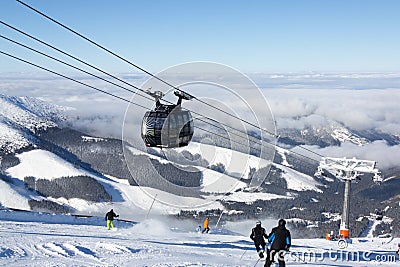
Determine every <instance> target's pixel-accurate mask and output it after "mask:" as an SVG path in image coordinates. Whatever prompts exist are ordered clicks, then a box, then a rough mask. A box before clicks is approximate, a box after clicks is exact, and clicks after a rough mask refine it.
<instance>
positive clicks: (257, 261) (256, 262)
mask: <svg viewBox="0 0 400 267" xmlns="http://www.w3.org/2000/svg"><path fill="white" fill-rule="evenodd" d="M259 261H260V258H258V260H257V261H256V264H254V267H256V265H257V263H258V262H259Z"/></svg>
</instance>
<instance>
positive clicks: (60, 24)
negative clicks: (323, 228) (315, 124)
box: [1, 0, 323, 161]
mask: <svg viewBox="0 0 400 267" xmlns="http://www.w3.org/2000/svg"><path fill="white" fill-rule="evenodd" d="M16 1H17V2H19V3H21V4H22V5H24V6H26V7H28V8H29V9H31V10H33V11H35V12H36V13H38V14H40V15H41V16H43V17H45V18H47V19H49V20H51V21H52V22H54V23H56V24H57V25H59V26H61V27H63V28H65V29H67V30H68V31H70V32H72V33H74V34H76V35H78V36H79V37H81V38H83V39H84V40H86V41H88V42H90V43H91V44H93V45H95V46H97V47H99V48H101V49H102V50H104V51H106V52H108V53H110V54H111V55H113V56H115V57H117V58H119V59H120V60H122V61H124V62H126V63H128V64H130V65H132V66H134V67H135V68H137V69H139V70H141V71H143V72H144V73H146V74H148V75H150V76H151V77H153V78H155V79H157V80H159V81H161V82H163V83H165V84H167V85H168V86H171V87H172V88H174V89H176V90H178V91H180V92H183V93H186V94H188V95H190V96H192V95H191V94H189V93H187V92H185V91H183V90H182V89H179V88H177V87H175V86H174V85H172V84H170V83H168V82H166V81H165V80H163V79H161V78H159V77H157V76H156V75H154V74H152V73H151V72H149V71H147V70H145V69H144V68H142V67H140V66H138V65H136V64H134V63H132V62H130V61H128V60H126V59H125V58H123V57H121V56H119V55H118V54H116V53H114V52H112V51H111V50H109V49H107V48H105V47H104V46H102V45H100V44H98V43H96V42H94V41H92V40H91V39H89V38H87V37H85V36H84V35H82V34H80V33H79V32H77V31H75V30H73V29H71V28H69V27H68V26H66V25H64V24H62V23H61V22H58V21H57V20H55V19H53V18H51V17H49V16H48V15H46V14H44V13H43V12H41V11H39V10H37V9H35V8H33V7H31V6H30V5H28V4H26V3H24V2H22V1H20V0H16ZM1 23H2V24H3V25H6V26H8V27H10V28H13V29H15V30H17V31H19V30H18V29H16V28H14V27H12V26H10V25H8V24H6V23H4V22H1ZM19 32H21V31H19ZM21 33H23V32H21ZM23 34H25V33H23ZM25 35H27V34H25ZM27 36H29V35H27ZM29 37H31V36H29ZM31 38H32V37H31ZM33 39H35V40H37V41H39V42H41V43H43V42H42V41H40V40H38V39H37V38H34V37H33ZM46 45H47V44H46ZM50 47H52V46H50ZM52 48H53V49H56V48H54V47H52ZM56 50H57V51H59V52H61V51H60V50H58V49H56ZM61 53H64V54H66V53H65V52H61ZM68 55H69V54H68ZM69 56H70V55H69ZM72 57H73V56H72ZM73 58H74V59H76V60H78V61H80V62H82V61H81V60H79V59H77V58H75V57H73ZM82 63H83V62H82ZM84 64H86V63H84ZM86 65H88V64H86ZM89 66H91V65H90V64H89ZM91 67H93V68H95V69H96V70H99V71H101V70H100V69H98V68H96V67H94V66H91ZM101 72H103V71H101ZM103 73H104V72H103ZM106 74H107V75H110V74H108V73H106ZM110 76H111V77H113V78H115V79H118V80H119V81H122V82H124V83H126V82H125V81H123V80H121V79H119V78H117V77H115V76H113V75H110ZM104 80H105V79H104ZM128 84H129V83H128ZM129 85H130V86H132V85H131V84H129ZM133 87H134V88H136V89H137V90H140V91H143V92H145V91H144V90H143V89H141V88H138V87H136V86H133ZM121 88H122V87H121ZM139 95H140V94H139ZM192 97H193V98H194V99H196V100H198V101H200V102H201V103H203V104H206V105H208V106H210V107H212V108H214V109H217V110H219V111H221V112H223V113H225V114H227V115H229V116H231V117H234V118H236V119H238V120H240V121H242V122H244V123H246V124H249V125H251V126H253V127H255V128H257V129H259V130H261V131H263V132H266V133H268V134H270V135H272V136H274V137H275V138H278V137H279V136H278V135H276V134H275V133H271V132H269V131H268V130H266V129H264V128H261V127H259V126H257V125H255V124H253V123H250V122H248V121H245V120H244V119H242V118H240V117H238V116H235V115H232V114H230V113H228V112H226V111H225V110H222V109H220V108H218V107H215V106H213V105H211V104H209V103H206V102H204V101H202V100H201V99H198V98H196V97H195V96H192ZM164 101H165V100H164ZM166 102H168V101H166ZM189 111H190V110H189ZM192 112H193V113H194V114H197V115H200V116H203V115H201V114H199V113H196V112H194V111H192ZM203 117H205V118H206V119H208V120H211V121H213V122H216V123H218V124H221V125H224V126H225V127H228V128H230V129H233V130H235V131H238V132H241V133H243V134H245V135H247V134H248V133H246V132H243V131H240V130H238V129H235V128H233V127H231V126H229V125H227V124H224V123H221V122H219V121H216V120H214V119H212V118H209V117H206V116H203ZM197 119H198V120H200V121H203V122H205V121H204V120H202V119H199V118H197ZM205 123H207V124H209V125H212V126H214V127H217V128H218V127H219V126H218V125H214V124H211V123H208V122H205ZM219 128H221V127H219ZM221 129H223V130H226V129H224V128H221ZM231 134H234V133H231ZM235 135H237V134H235ZM243 138H245V137H243ZM261 141H264V140H261ZM267 143H268V142H267ZM274 146H277V145H276V144H274ZM298 147H299V148H302V149H304V150H306V151H308V152H311V153H313V154H315V155H318V156H320V157H323V156H322V155H320V154H318V153H317V152H314V151H312V150H310V149H308V148H305V147H303V146H298ZM291 153H294V154H298V155H300V156H302V157H306V158H309V157H307V156H304V155H302V154H299V153H297V152H294V151H291ZM309 159H311V160H313V161H316V160H315V159H312V158H309Z"/></svg>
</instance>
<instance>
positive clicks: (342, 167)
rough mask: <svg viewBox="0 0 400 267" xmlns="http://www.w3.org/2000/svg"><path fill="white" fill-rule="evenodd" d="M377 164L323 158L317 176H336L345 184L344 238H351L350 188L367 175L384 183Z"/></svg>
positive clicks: (341, 231)
mask: <svg viewBox="0 0 400 267" xmlns="http://www.w3.org/2000/svg"><path fill="white" fill-rule="evenodd" d="M375 165H376V162H375V161H371V160H359V159H356V158H352V159H346V158H329V157H323V158H322V160H321V161H320V163H319V166H318V169H317V172H316V173H315V176H327V173H330V174H331V175H333V176H335V177H336V178H337V179H339V180H340V181H342V182H344V183H345V188H344V201H343V213H342V221H341V224H340V230H339V235H340V236H341V237H342V238H345V239H348V238H350V230H349V212H350V186H351V183H352V182H353V183H356V182H358V181H359V180H360V176H362V175H363V174H365V173H371V174H374V176H373V178H372V180H373V181H374V182H375V183H377V184H380V183H381V182H382V180H383V179H382V175H381V172H380V171H379V170H378V169H377V168H376V167H375Z"/></svg>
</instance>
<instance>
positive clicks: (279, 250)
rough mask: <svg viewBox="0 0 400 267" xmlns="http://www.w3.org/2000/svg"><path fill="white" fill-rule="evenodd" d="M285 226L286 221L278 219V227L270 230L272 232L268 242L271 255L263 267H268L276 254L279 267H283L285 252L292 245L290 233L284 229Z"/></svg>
mask: <svg viewBox="0 0 400 267" xmlns="http://www.w3.org/2000/svg"><path fill="white" fill-rule="evenodd" d="M285 225H286V221H285V220H284V219H280V220H279V222H278V226H277V227H275V228H272V231H271V233H270V234H269V238H268V242H269V243H271V253H270V255H268V257H267V260H266V261H265V265H264V266H265V267H270V266H271V264H272V263H273V262H274V261H275V260H274V258H275V254H278V262H279V267H285V259H284V256H285V251H288V250H289V248H290V246H291V244H292V239H291V236H290V232H289V230H288V229H286V226H285Z"/></svg>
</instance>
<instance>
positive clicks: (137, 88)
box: [0, 21, 260, 139]
mask: <svg viewBox="0 0 400 267" xmlns="http://www.w3.org/2000/svg"><path fill="white" fill-rule="evenodd" d="M0 24H3V25H4V26H6V27H8V28H10V29H12V30H14V31H16V32H18V33H20V34H22V35H24V36H26V37H29V38H30V39H33V40H34V41H36V42H38V43H40V44H42V45H45V46H47V47H49V48H51V49H53V50H55V51H57V52H59V53H61V54H63V55H65V56H68V57H70V58H72V59H74V60H76V61H78V62H80V63H82V64H84V65H86V66H88V67H90V68H93V69H95V70H97V71H99V72H101V73H103V74H105V75H108V76H110V77H112V78H114V79H116V80H117V81H120V82H122V83H124V84H126V85H129V86H131V87H132V88H135V89H136V90H138V91H141V92H144V93H146V94H147V92H146V90H143V89H142V88H140V87H137V86H135V85H133V84H131V83H129V82H126V81H124V80H122V79H120V78H118V77H116V76H115V75H112V74H110V73H108V72H106V71H104V70H102V69H100V68H98V67H96V66H94V65H92V64H90V63H87V62H85V61H84V60H81V59H80V58H78V57H76V56H73V55H71V54H69V53H67V52H65V51H63V50H61V49H59V48H57V47H55V46H53V45H51V44H49V43H47V42H45V41H43V40H40V39H39V38H36V37H34V36H32V35H31V34H28V33H26V32H24V31H22V30H20V29H18V28H16V27H14V26H12V25H10V24H8V23H5V22H3V21H0ZM5 39H7V40H9V41H12V40H11V39H9V38H5ZM12 42H14V43H15V44H19V45H21V46H24V47H25V48H27V49H30V50H33V49H31V48H30V47H28V46H25V45H22V44H20V43H18V42H16V41H12ZM35 52H36V51H35ZM37 53H40V52H37ZM40 54H42V53H40ZM42 55H43V54H42ZM47 57H50V56H47ZM54 60H56V59H54ZM57 61H58V62H60V61H59V60H57ZM60 63H61V62H60ZM63 64H66V65H68V66H70V67H72V66H71V65H69V64H68V63H63ZM73 68H75V67H73ZM75 69H79V68H75ZM79 70H80V71H82V70H81V69H79ZM83 72H85V73H86V74H89V75H92V74H90V73H88V72H86V71H83ZM92 76H93V75H92ZM100 79H102V80H103V81H106V82H109V83H112V82H110V81H108V80H106V79H103V78H100ZM112 84H114V83H112ZM117 86H118V87H120V88H122V89H124V90H127V91H128V92H131V93H137V94H138V95H139V96H141V97H143V98H146V99H149V100H152V101H153V100H154V99H153V98H150V97H147V96H146V95H141V94H139V93H138V92H134V91H132V90H130V89H128V88H125V87H121V86H119V85H117ZM163 101H165V102H167V103H169V104H173V103H172V102H170V101H168V100H163ZM184 109H185V110H188V111H190V112H192V113H193V114H195V115H198V116H201V117H202V118H204V119H207V120H209V121H211V122H213V123H217V124H220V125H223V126H225V127H227V128H229V129H232V130H235V131H237V132H240V133H242V134H244V136H241V135H238V134H237V133H232V132H230V133H232V134H233V135H236V136H238V137H241V138H244V139H246V138H247V137H246V136H247V133H246V132H244V131H242V130H238V129H236V128H234V127H232V126H230V125H228V124H226V123H223V122H219V121H217V120H215V119H213V118H211V117H208V116H205V115H202V114H201V113H199V112H196V111H193V110H190V109H188V108H184ZM202 118H196V119H197V120H199V121H202V122H204V123H206V124H209V125H211V126H213V127H216V128H219V129H222V130H226V129H225V128H223V127H221V126H219V125H216V124H212V123H209V122H207V121H205V120H204V119H202ZM257 129H260V127H257Z"/></svg>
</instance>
